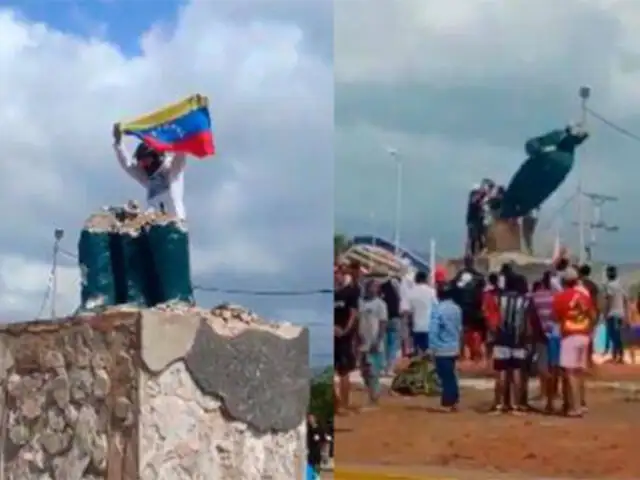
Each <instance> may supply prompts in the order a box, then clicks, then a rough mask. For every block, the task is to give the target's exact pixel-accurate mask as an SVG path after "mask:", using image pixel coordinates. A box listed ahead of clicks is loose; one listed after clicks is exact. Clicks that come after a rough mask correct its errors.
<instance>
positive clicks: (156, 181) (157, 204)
mask: <svg viewBox="0 0 640 480" xmlns="http://www.w3.org/2000/svg"><path fill="white" fill-rule="evenodd" d="M113 148H114V150H115V152H116V158H117V159H118V163H120V166H121V167H122V168H123V170H124V171H125V172H127V173H128V174H129V175H130V176H131V177H132V178H133V179H134V180H136V181H137V182H138V183H139V184H140V185H142V186H143V187H144V188H145V189H146V190H147V207H148V208H151V209H153V210H163V209H164V211H165V212H166V213H168V214H169V215H174V216H176V217H177V218H179V219H181V220H185V219H186V217H187V212H186V210H185V206H184V167H185V164H186V159H185V156H184V154H165V155H164V159H163V164H162V166H161V167H160V168H159V169H158V170H157V171H156V172H155V173H154V174H153V175H151V176H149V175H147V173H146V172H145V171H144V169H143V168H141V167H140V166H139V165H137V164H136V163H135V162H134V161H133V160H132V159H131V157H130V156H129V154H128V153H127V151H126V150H125V148H124V146H123V145H114V147H113Z"/></svg>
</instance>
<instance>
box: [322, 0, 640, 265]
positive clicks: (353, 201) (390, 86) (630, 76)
mask: <svg viewBox="0 0 640 480" xmlns="http://www.w3.org/2000/svg"><path fill="white" fill-rule="evenodd" d="M334 15H335V35H336V37H335V76H336V86H335V95H336V101H335V110H336V131H335V149H336V165H335V170H336V183H335V188H336V204H335V209H336V224H337V228H338V229H340V230H343V231H346V232H348V233H351V234H354V233H362V232H367V231H371V230H373V231H375V232H376V233H378V234H380V235H383V236H385V237H388V238H390V237H391V236H392V235H393V225H394V223H393V219H394V201H395V200H394V199H395V166H394V164H393V163H392V162H391V160H390V158H389V156H388V154H387V153H386V150H385V149H386V147H387V146H392V147H395V148H397V149H398V151H399V152H400V155H401V158H402V159H403V164H404V170H405V175H404V185H403V187H404V188H403V189H404V195H403V203H404V209H403V222H402V237H403V238H404V240H405V241H404V242H403V243H405V245H406V246H408V247H410V248H414V249H422V250H425V249H426V248H427V246H428V243H429V240H428V239H429V237H430V236H434V237H435V238H436V239H437V241H438V244H439V245H440V246H441V249H440V252H441V253H442V254H443V255H448V256H450V255H460V252H461V251H462V248H463V242H464V238H463V230H464V210H465V202H466V194H467V192H468V190H469V189H470V188H471V187H472V185H473V184H474V183H476V182H478V181H479V180H480V179H481V178H483V177H491V178H494V179H495V180H496V181H498V182H505V183H507V182H508V180H509V178H510V176H511V175H512V174H513V173H514V172H515V171H516V169H517V168H518V166H519V165H520V163H521V162H522V161H523V160H524V158H525V157H524V151H523V146H524V141H525V140H526V138H527V137H529V136H533V135H537V134H541V133H543V132H544V131H545V130H547V129H551V128H555V127H561V126H563V125H564V124H566V122H567V121H569V120H572V119H578V118H579V108H580V105H579V99H578V96H577V91H578V88H579V86H580V85H582V84H587V85H590V86H591V87H592V89H593V92H592V99H591V107H592V108H593V109H594V110H597V111H599V112H600V113H602V114H604V115H606V116H608V118H609V119H611V120H613V121H615V122H617V123H619V124H621V125H623V126H624V127H626V128H627V129H629V130H631V131H634V132H636V133H640V2H637V1H634V0H619V1H616V0H563V1H556V0H539V1H536V2H532V1H529V0H509V1H504V0H458V1H455V2H453V1H449V0H402V1H399V0H392V1H389V0H349V1H344V2H337V3H336V6H335V10H334ZM590 129H591V131H592V133H593V137H592V139H591V140H590V141H589V142H588V143H586V144H585V145H584V148H583V149H582V150H580V151H579V161H580V162H581V164H582V165H583V172H584V173H583V174H584V178H585V188H586V189H588V190H591V191H597V192H602V193H607V194H612V195H618V196H619V197H620V200H619V202H618V204H617V205H614V206H609V207H605V208H604V210H603V213H604V215H605V219H606V220H607V221H608V222H610V223H614V224H618V225H619V226H620V228H621V230H620V233H618V234H608V235H603V236H601V237H600V238H599V240H600V245H599V246H598V247H597V250H596V255H599V256H600V257H601V258H604V259H608V260H613V261H629V260H634V259H635V260H637V255H638V254H637V247H636V243H637V240H636V239H637V237H638V235H640V224H638V222H637V221H636V220H635V212H636V210H635V209H636V208H637V205H638V203H639V202H640V191H638V189H637V188H636V183H637V182H636V181H635V179H636V178H637V177H638V174H640V163H639V161H638V158H639V157H640V142H638V141H633V140H630V139H628V138H626V137H624V136H621V135H620V134H619V133H616V132H614V131H612V130H610V129H608V128H607V127H606V126H603V125H602V124H601V123H598V122H591V123H590ZM576 179H577V174H576V171H575V170H574V173H573V174H572V175H571V177H570V178H569V179H568V180H567V182H566V184H565V185H564V186H563V187H562V188H561V189H560V191H558V192H557V194H556V195H555V196H554V197H553V198H552V199H551V200H550V201H549V204H547V205H546V206H545V208H544V211H543V214H542V215H543V219H542V221H541V230H543V233H542V234H541V238H540V239H539V241H540V243H544V244H550V242H551V238H552V236H553V233H552V231H553V229H554V228H555V227H554V228H549V227H550V224H551V225H555V224H557V223H558V220H557V219H556V220H553V217H554V211H555V210H557V208H558V207H559V205H561V204H562V203H563V202H564V200H565V199H566V198H567V197H569V196H570V195H571V194H572V193H573V192H575V189H576V185H577V180H576ZM571 208H572V210H571V209H568V210H565V215H564V216H562V215H559V216H558V217H557V218H562V221H561V222H560V223H562V226H561V228H562V231H563V235H564V236H565V238H567V239H568V240H569V241H572V242H574V244H575V243H576V242H577V235H578V234H577V229H575V227H572V226H571V221H572V220H574V219H575V216H576V210H577V208H576V207H575V206H573V207H571ZM572 215H573V217H574V218H571V216H572Z"/></svg>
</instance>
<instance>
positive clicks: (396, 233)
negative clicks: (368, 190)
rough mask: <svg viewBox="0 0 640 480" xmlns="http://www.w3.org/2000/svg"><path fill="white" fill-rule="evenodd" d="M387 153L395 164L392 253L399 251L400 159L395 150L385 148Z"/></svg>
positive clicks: (400, 214)
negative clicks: (394, 213)
mask: <svg viewBox="0 0 640 480" xmlns="http://www.w3.org/2000/svg"><path fill="white" fill-rule="evenodd" d="M387 153H388V154H389V156H391V158H392V159H393V161H394V162H395V163H396V216H395V217H396V218H395V229H394V235H393V243H394V250H395V251H394V253H395V254H396V255H397V254H398V252H399V250H400V230H401V225H402V158H401V157H400V155H399V153H398V150H396V149H395V148H387Z"/></svg>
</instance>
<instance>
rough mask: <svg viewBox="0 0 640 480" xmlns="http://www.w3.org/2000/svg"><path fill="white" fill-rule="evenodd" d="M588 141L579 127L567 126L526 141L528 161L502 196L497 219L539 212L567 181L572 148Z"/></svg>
mask: <svg viewBox="0 0 640 480" xmlns="http://www.w3.org/2000/svg"><path fill="white" fill-rule="evenodd" d="M588 137H589V134H588V133H587V132H586V131H585V130H583V129H582V128H581V127H580V126H574V125H570V126H568V127H566V128H564V129H559V130H553V131H551V132H549V133H546V134H544V135H541V136H539V137H535V138H532V139H530V140H528V141H527V143H526V144H525V150H526V152H527V155H528V158H527V160H526V161H525V162H524V163H523V164H522V166H521V167H520V169H519V170H518V171H517V172H516V173H515V175H514V176H513V178H512V179H511V182H510V183H509V186H508V187H507V189H506V191H505V193H504V197H503V199H502V202H501V209H500V217H501V218H516V217H522V216H524V215H526V214H528V213H529V212H531V211H532V210H534V209H536V208H539V207H540V206H541V205H542V204H543V203H544V202H545V201H546V200H547V199H548V198H549V197H550V196H551V195H552V194H553V192H555V191H556V190H557V189H558V187H560V185H561V184H562V182H564V180H565V178H567V175H569V172H570V171H571V169H572V168H573V164H574V162H575V151H576V148H577V147H578V145H580V144H581V143H583V142H584V141H585V140H586V139H587V138H588Z"/></svg>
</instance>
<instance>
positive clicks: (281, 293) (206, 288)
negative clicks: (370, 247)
mask: <svg viewBox="0 0 640 480" xmlns="http://www.w3.org/2000/svg"><path fill="white" fill-rule="evenodd" d="M58 252H59V253H61V254H62V255H64V256H65V257H68V258H71V259H74V260H77V259H78V256H77V255H76V254H75V253H73V252H70V251H69V250H66V249H64V248H60V247H58ZM193 289H194V290H195V291H200V292H207V293H222V294H225V295H250V296H254V297H303V296H306V297H308V296H313V295H329V294H332V293H333V289H332V288H315V289H307V290H250V289H239V288H231V289H229V288H221V287H216V286H210V285H194V287H193Z"/></svg>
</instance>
